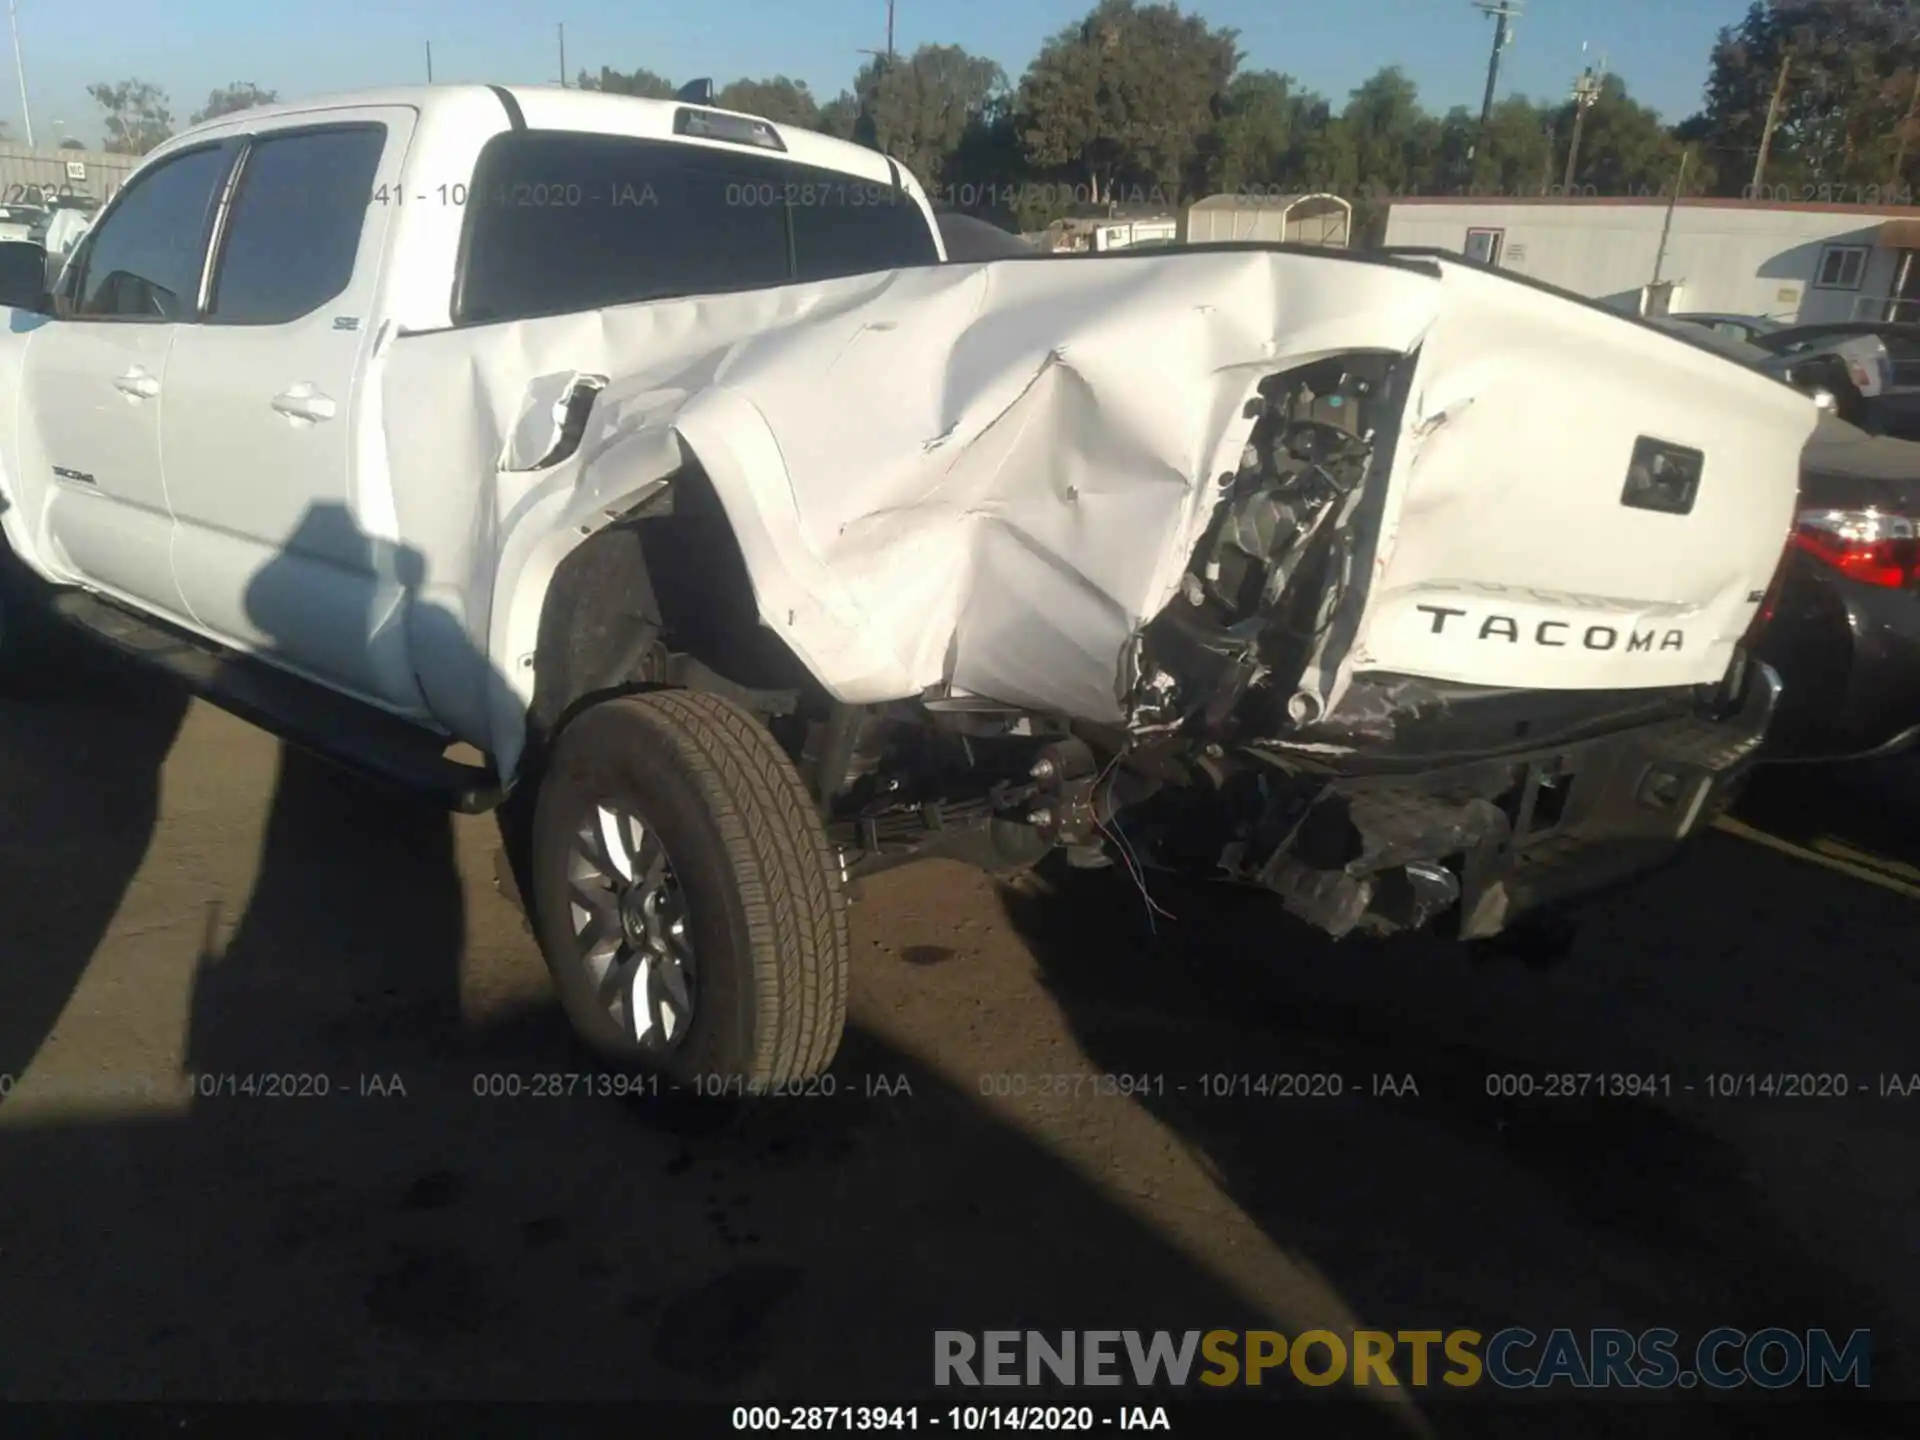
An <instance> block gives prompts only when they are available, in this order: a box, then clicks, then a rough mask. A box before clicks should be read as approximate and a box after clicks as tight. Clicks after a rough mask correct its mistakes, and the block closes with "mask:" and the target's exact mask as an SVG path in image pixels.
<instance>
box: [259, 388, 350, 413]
mask: <svg viewBox="0 0 1920 1440" xmlns="http://www.w3.org/2000/svg"><path fill="white" fill-rule="evenodd" d="M273 408H274V409H276V410H278V411H279V412H280V413H281V414H282V415H286V416H289V417H291V418H292V419H295V420H306V421H309V422H312V421H315V420H331V419H333V417H334V415H335V414H336V413H337V412H338V410H339V407H338V406H337V405H335V404H334V403H333V397H332V396H330V395H322V394H321V393H320V392H319V391H318V390H316V389H314V388H313V386H311V385H308V384H305V383H302V384H299V385H295V386H294V387H293V388H291V389H289V390H282V391H281V392H280V393H279V394H278V395H276V396H274V397H273Z"/></svg>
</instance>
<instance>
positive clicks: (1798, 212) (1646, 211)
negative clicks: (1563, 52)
mask: <svg viewBox="0 0 1920 1440" xmlns="http://www.w3.org/2000/svg"><path fill="white" fill-rule="evenodd" d="M1386 243H1387V244H1388V245H1416V246H1421V247H1423V248H1432V249H1439V250H1450V251H1453V252H1454V253H1456V254H1464V255H1468V256H1471V257H1473V258H1476V259H1480V260H1484V261H1488V262H1490V263H1492V264H1495V265H1499V266H1501V267H1503V268H1505V269H1508V270H1513V271H1517V272H1519V273H1520V274H1523V275H1528V276H1531V277H1532V278H1534V279H1537V280H1544V281H1546V282H1547V283H1549V284H1552V285H1558V286H1560V287H1561V288H1563V289H1567V290H1572V291H1574V292H1575V293H1577V294H1581V295H1586V296H1588V297H1590V298H1592V299H1596V300H1600V301H1603V302H1605V303H1607V304H1611V305H1617V306H1619V307H1621V308H1623V309H1637V310H1640V311H1643V312H1645V313H1660V312H1662V311H1668V310H1670V311H1674V312H1681V311H1717V312H1723V313H1726V314H1741V315H1771V316H1774V317H1775V318H1777V319H1781V320H1798V321H1809V322H1810V321H1818V320H1887V319H1898V320H1920V264H1915V255H1916V252H1920V208H1916V207H1912V206H1899V205H1893V206H1867V205H1831V204H1803V205H1794V204H1773V203H1767V202H1764V201H1757V200H1717V199H1682V200H1680V201H1679V202H1678V203H1677V204H1670V203H1669V202H1668V201H1666V200H1664V199H1659V198H1646V199H1624V198H1623V199H1606V198H1602V199H1558V198H1556V199H1540V200H1531V199H1498V200H1478V199H1453V198H1446V197H1433V198H1425V197H1421V198H1415V199H1401V200H1395V201H1394V202H1393V203H1392V205H1391V207H1390V208H1389V210H1388V213H1387V228H1386ZM1656 282H1658V285H1657V287H1656Z"/></svg>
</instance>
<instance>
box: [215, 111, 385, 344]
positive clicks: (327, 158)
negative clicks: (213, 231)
mask: <svg viewBox="0 0 1920 1440" xmlns="http://www.w3.org/2000/svg"><path fill="white" fill-rule="evenodd" d="M386 139H387V132H386V127H385V126H383V125H354V126H343V127H339V128H335V129H330V130H305V131H298V132H295V133H293V134H290V135H277V136H269V137H268V138H266V139H262V140H258V141H256V142H255V143H254V144H253V146H252V147H251V148H250V149H249V150H248V152H247V156H246V159H245V160H243V161H242V162H241V168H240V179H239V183H238V184H237V185H236V186H235V189H234V197H233V200H232V203H231V205H230V206H229V208H228V211H227V223H226V227H225V230H224V232H223V233H222V235H221V238H220V258H219V264H218V268H217V269H216V270H215V272H214V282H213V294H212V296H211V297H210V300H209V303H208V306H207V319H208V321H209V322H210V323H213V324H216V325H284V324H286V323H287V322H288V321H291V320H298V319H299V318H300V317H301V316H303V315H311V314H312V313H313V312H314V311H315V310H318V309H319V308H320V307H321V306H322V305H325V304H326V303H327V302H328V301H329V300H331V299H333V298H334V297H335V296H337V295H339V294H340V293H341V292H342V291H344V290H345V289H346V288H347V285H348V284H349V283H350V282H351V281H352V279H353V267H354V261H355V260H356V259H357V258H358V256H359V253H360V231H361V229H362V227H363V226H364V225H365V222H366V216H367V204H368V201H369V200H370V198H371V197H372V194H373V182H374V179H375V177H376V175H377V173H378V171H379V169H380V155H381V152H382V151H383V150H384V149H385V148H386Z"/></svg>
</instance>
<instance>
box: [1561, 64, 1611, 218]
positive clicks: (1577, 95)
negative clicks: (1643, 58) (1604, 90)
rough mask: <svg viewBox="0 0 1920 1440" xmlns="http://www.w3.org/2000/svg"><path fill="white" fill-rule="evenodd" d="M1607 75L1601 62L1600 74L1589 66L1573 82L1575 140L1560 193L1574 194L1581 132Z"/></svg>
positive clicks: (1568, 155) (1568, 156) (1604, 65)
mask: <svg viewBox="0 0 1920 1440" xmlns="http://www.w3.org/2000/svg"><path fill="white" fill-rule="evenodd" d="M1605 73H1606V62H1605V61H1604V60H1603V61H1601V62H1600V74H1599V75H1596V74H1594V72H1593V67H1592V66H1591V65H1589V66H1588V67H1587V68H1586V69H1585V70H1582V71H1581V72H1580V78H1579V79H1578V80H1576V81H1574V82H1573V139H1572V141H1571V143H1569V144H1568V146H1567V178H1566V179H1565V181H1563V182H1562V183H1561V186H1560V193H1561V194H1562V195H1571V194H1572V193H1573V177H1574V173H1575V167H1576V166H1578V164H1579V163H1580V132H1581V131H1582V130H1584V129H1585V128H1586V124H1587V111H1589V110H1591V109H1592V108H1593V106H1594V102H1595V101H1596V100H1598V99H1599V98H1600V81H1601V76H1602V75H1604V74H1605Z"/></svg>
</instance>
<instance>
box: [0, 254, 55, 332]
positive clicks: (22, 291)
mask: <svg viewBox="0 0 1920 1440" xmlns="http://www.w3.org/2000/svg"><path fill="white" fill-rule="evenodd" d="M0 305H6V306H10V307H11V308H13V309H15V310H32V311H35V312H38V313H40V314H45V313H47V311H48V310H49V309H50V308H51V307H50V306H49V305H48V297H47V249H46V246H44V245H39V244H36V243H34V242H33V241H31V240H0Z"/></svg>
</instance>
